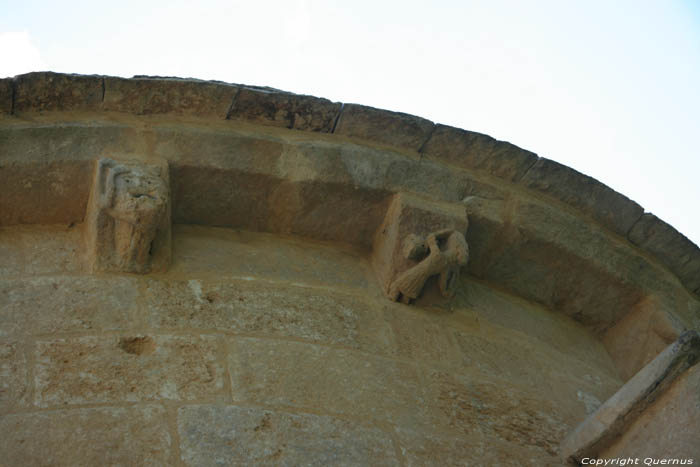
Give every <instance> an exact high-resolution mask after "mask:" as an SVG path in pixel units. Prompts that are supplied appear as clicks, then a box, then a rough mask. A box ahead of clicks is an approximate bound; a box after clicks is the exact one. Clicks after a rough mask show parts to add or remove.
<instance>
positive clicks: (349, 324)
mask: <svg viewBox="0 0 700 467" xmlns="http://www.w3.org/2000/svg"><path fill="white" fill-rule="evenodd" d="M144 294H145V296H146V297H147V298H146V300H147V301H146V305H145V306H146V307H147V313H148V320H149V324H150V325H151V326H154V327H158V328H168V329H182V328H196V329H216V330H218V331H225V332H233V333H245V334H259V335H262V336H276V337H292V338H299V339H304V340H308V341H311V342H318V343H324V344H333V345H340V346H344V347H352V348H357V349H362V350H365V351H369V352H372V353H383V354H386V353H388V352H389V349H390V346H391V337H390V332H391V331H390V329H389V326H388V325H387V324H386V322H385V321H384V320H382V316H381V313H378V312H377V311H376V310H373V309H372V308H370V306H369V305H368V304H367V303H366V302H364V301H363V300H362V299H360V298H357V297H353V296H350V295H342V294H338V293H333V292H329V291H328V290H322V289H314V288H309V287H290V286H287V285H283V284H279V283H274V282H269V281H234V280H226V281H220V280H217V281H211V280H197V279H191V280H189V281H186V282H185V281H148V285H147V288H146V289H145V291H144Z"/></svg>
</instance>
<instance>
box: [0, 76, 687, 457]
mask: <svg viewBox="0 0 700 467" xmlns="http://www.w3.org/2000/svg"><path fill="white" fill-rule="evenodd" d="M110 164H112V165H110ZM114 164H116V165H119V164H123V165H124V167H128V168H131V170H135V171H136V172H138V171H139V170H146V169H143V168H144V167H151V168H152V167H157V168H158V169H157V170H156V171H155V172H153V173H155V174H156V175H153V176H154V177H157V178H158V177H160V179H162V180H163V183H164V184H165V185H164V186H167V189H166V190H164V191H162V192H159V193H160V194H159V195H158V196H161V195H162V197H163V199H165V200H166V204H167V210H168V211H167V216H165V217H160V218H159V219H160V221H159V222H160V223H159V224H158V232H161V234H158V235H161V237H158V238H162V239H163V240H162V242H156V243H152V244H151V246H150V249H149V250H148V251H147V253H148V255H149V258H150V259H149V260H148V261H150V263H149V264H148V267H147V268H145V269H143V270H139V271H137V270H136V269H138V268H131V269H129V268H126V269H125V268H122V269H121V270H117V269H118V267H117V266H115V264H116V263H115V262H114V261H113V256H109V257H107V256H104V255H105V251H107V252H108V253H109V252H110V251H112V250H114V251H117V250H119V248H118V245H117V246H115V245H114V244H110V243H109V242H107V243H104V242H102V240H100V237H99V235H98V236H97V237H96V236H95V231H98V232H100V231H101V230H100V229H102V228H103V227H101V225H102V224H100V222H102V221H100V219H101V218H100V217H99V215H98V214H96V213H99V212H100V209H102V208H101V207H100V206H101V205H100V204H99V200H98V199H99V194H100V193H101V191H100V190H101V188H100V187H101V186H104V185H105V182H104V180H103V179H102V178H100V173H101V172H100V170H101V169H100V167H112V166H113V165H114ZM125 170H126V169H125ZM149 170H150V169H149ZM154 170H155V169H154ZM0 184H1V185H2V187H3V195H2V197H0V258H1V259H2V261H0V375H2V382H0V433H2V436H0V464H3V463H6V464H7V465H22V464H24V465H35V464H36V465H43V464H51V465H54V464H55V465H75V464H81V465H93V464H105V463H106V464H137V465H141V464H144V465H170V464H176V465H213V464H227V465H228V464H234V465H235V464H251V463H260V464H295V465H296V464H314V465H316V464H319V465H320V464H323V465H329V464H330V465H336V464H340V465H499V464H500V465H560V464H561V463H562V462H564V461H566V460H569V459H571V461H573V462H576V461H580V456H579V454H580V453H587V454H586V455H590V456H595V455H609V456H613V455H617V454H615V453H622V452H625V453H629V452H630V450H632V451H634V450H637V451H639V452H641V451H640V448H639V446H640V445H646V446H647V451H649V452H648V453H646V454H640V456H641V455H649V456H654V455H655V454H654V452H659V454H658V455H659V456H662V455H663V456H667V457H668V456H674V455H675V456H678V457H682V456H685V457H686V458H687V457H692V456H696V458H698V460H697V461H696V462H700V457H699V456H700V454H698V452H697V446H695V444H694V443H693V442H692V440H693V439H697V438H693V434H694V433H698V430H699V428H698V426H700V424H698V423H697V421H698V418H697V416H695V415H694V413H693V409H692V408H693V407H696V408H697V407H698V404H700V394H698V393H697V391H693V390H692V389H688V388H692V381H694V380H695V379H697V378H696V373H697V368H698V367H697V366H693V365H694V363H695V361H696V360H697V354H698V352H697V348H698V342H697V339H696V338H695V337H694V334H692V333H693V330H698V329H700V299H699V298H698V294H699V293H700V250H698V248H697V246H695V245H694V244H693V243H692V242H690V241H689V240H688V239H686V238H685V237H684V236H683V235H682V234H680V233H678V232H677V231H675V230H674V229H673V228H672V227H671V226H669V225H668V224H666V223H664V222H663V221H661V220H660V219H658V218H656V217H655V216H654V215H653V214H650V213H644V210H643V208H642V207H641V206H639V205H638V204H636V203H634V202H633V201H631V200H629V199H627V198H626V197H624V196H623V195H621V194H619V193H616V192H615V191H614V190H612V189H610V188H608V187H606V186H604V185H602V184H600V183H599V182H597V181H595V180H593V179H591V178H589V177H586V176H585V175H582V174H580V173H578V172H576V171H574V170H572V169H570V168H567V167H564V166H562V165H560V164H558V163H556V162H554V161H551V160H548V159H544V158H541V157H538V156H537V155H535V154H533V153H531V152H529V151H526V150H523V149H521V148H518V147H517V146H514V145H512V144H510V143H506V142H501V141H497V140H495V139H493V138H490V137H488V136H486V135H481V134H478V133H473V132H469V131H465V130H460V129H456V128H452V127H447V126H444V125H439V124H433V123H432V122H429V121H427V120H424V119H421V118H419V117H414V116H410V115H405V114H400V113H394V112H388V111H383V110H378V109H373V108H369V107H364V106H360V105H355V104H340V103H333V102H330V101H327V100H325V99H318V98H314V97H309V96H299V95H295V94H290V93H285V92H282V91H278V90H274V89H270V88H260V87H251V86H243V85H232V84H226V83H218V82H203V81H197V80H181V79H174V78H147V77H140V78H134V79H122V78H112V77H101V76H79V75H61V74H55V73H31V74H28V75H22V76H18V77H15V78H13V79H6V80H0ZM96 200H98V201H96ZM396 213H398V214H396ZM392 216H395V217H396V216H397V217H396V219H398V220H395V219H394V217H392ZM392 219H394V220H392ZM467 219H468V220H467ZM392 222H394V223H392ZM467 225H468V227H467ZM154 228H155V227H154ZM445 228H449V229H454V230H458V231H460V232H461V233H462V234H464V236H465V238H466V241H467V243H468V245H469V253H470V257H469V262H468V264H467V266H466V267H464V268H462V271H461V275H460V276H459V279H458V282H457V285H456V289H455V296H454V297H453V298H451V299H450V298H449V297H448V298H445V297H443V296H441V295H440V293H439V288H438V286H437V284H436V283H435V281H432V280H431V281H428V283H426V286H425V290H424V293H423V294H422V296H421V297H420V298H418V299H417V300H415V302H413V303H411V304H403V303H397V302H395V301H393V300H391V297H389V296H387V288H386V287H385V284H384V282H383V279H382V278H383V277H384V276H383V275H382V272H381V271H382V269H381V268H382V267H384V266H385V262H386V261H388V262H389V263H388V264H389V266H387V267H392V266H391V265H392V264H393V265H394V266H393V267H395V268H397V269H400V267H399V266H397V264H398V263H396V261H397V260H396V257H395V256H388V257H385V256H382V255H383V253H382V251H383V250H382V248H384V245H385V244H386V243H387V241H388V240H386V238H385V237H383V236H386V235H388V234H387V231H393V230H392V229H398V230H397V231H398V232H400V235H399V237H401V236H402V235H403V234H404V233H407V232H410V233H419V232H418V231H420V232H421V234H426V233H428V232H434V231H438V230H440V229H445ZM402 229H403V230H402ZM95 238H97V240H95ZM115 238H116V237H115ZM397 241H403V237H401V238H399V240H397ZM397 248H398V247H397ZM397 251H398V250H397ZM110 254H112V253H110ZM105 258H107V259H105ZM109 258H112V259H109ZM386 258H389V259H388V260H387V259H386ZM132 259H133V258H132ZM110 261H111V262H110ZM392 262H393V263H392ZM120 264H121V263H120ZM129 264H132V263H129ZM689 333H690V334H689ZM688 336H690V337H688ZM674 346H675V347H674ZM669 349H671V350H669ZM679 355H680V357H678V356H679ZM681 360H682V361H681ZM679 362H681V363H679ZM657 370H658V371H657ZM654 371H656V372H654ZM640 374H641V375H642V377H638V376H636V375H640ZM645 375H646V376H645ZM643 377H646V379H644V378H643ZM635 378H637V379H635ZM693 378H695V379H693ZM689 382H691V383H689ZM689 384H690V386H689ZM650 388H651V389H650ZM635 391H636V392H635ZM618 394H631V395H630V396H628V398H627V399H621V396H618ZM640 394H642V395H641V396H640ZM616 397H617V398H616ZM610 400H613V402H615V401H617V402H615V403H613V404H612V406H613V408H615V409H616V410H617V412H615V413H616V414H617V415H615V417H617V418H615V417H613V419H614V420H623V421H624V423H623V422H619V423H618V422H617V421H615V423H609V424H608V425H605V424H603V425H605V429H604V430H603V431H602V434H600V433H597V432H596V433H593V434H590V433H592V432H591V431H590V428H588V427H590V426H591V424H592V423H593V422H592V420H593V421H595V420H598V419H597V418H596V417H600V414H601V412H600V410H601V409H600V407H601V406H602V407H603V409H606V407H607V408H609V406H610V404H611V403H610V402H609V401H610ZM620 401H621V402H620ZM606 404H608V405H606ZM680 406H683V407H687V409H685V410H684V411H683V413H684V414H685V415H684V416H685V418H683V417H681V416H679V417H678V420H679V421H678V423H677V424H676V428H675V430H676V431H677V433H678V436H676V437H675V438H674V439H675V441H674V442H673V443H671V444H669V443H670V442H669V443H663V442H661V441H658V440H656V442H657V445H658V447H657V448H656V451H655V450H654V449H651V448H648V446H649V445H650V444H649V443H646V442H645V441H644V440H650V439H653V438H654V434H655V433H659V432H660V430H662V429H663V430H667V431H668V427H666V426H664V424H663V420H664V419H665V417H667V416H668V415H667V414H668V413H674V414H675V413H676V412H675V409H673V408H672V407H680ZM668 407H671V408H668ZM669 411H670V412H669ZM606 413H608V412H606ZM630 414H634V415H633V416H632V415H630ZM640 414H641V415H640ZM655 414H657V415H655ZM658 414H661V415H658ZM674 416H675V415H674ZM586 430H588V431H586ZM671 432H672V433H676V432H674V431H673V430H671ZM582 433H583V434H582ZM682 433H685V434H686V435H683V436H685V438H684V437H683V436H681V434H682ZM688 433H690V435H687V434H688ZM587 436H588V437H587ZM560 443H563V444H562V447H561V448H560ZM577 443H578V444H577ZM669 446H672V447H669ZM590 453H593V454H590ZM606 453H607V454H606ZM625 455H627V454H625ZM629 455H634V454H629Z"/></svg>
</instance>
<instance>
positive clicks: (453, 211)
mask: <svg viewBox="0 0 700 467" xmlns="http://www.w3.org/2000/svg"><path fill="white" fill-rule="evenodd" d="M468 228H469V219H468V218H467V213H466V210H465V209H464V207H463V206H461V205H459V204H456V203H445V202H440V201H433V200H427V199H424V198H421V197H419V196H416V195H414V194H411V193H397V194H396V195H394V197H393V199H392V200H391V202H390V203H389V206H388V207H387V211H386V214H385V215H384V220H383V222H382V224H381V225H380V226H379V228H378V229H377V230H376V232H375V235H374V239H373V241H372V255H371V263H372V268H373V269H374V272H375V274H376V276H377V279H378V281H379V286H380V288H381V289H382V291H383V292H384V293H385V294H386V296H387V297H388V298H389V299H391V300H394V301H402V302H403V303H407V304H408V303H410V302H411V301H413V300H415V299H417V298H419V297H423V302H422V304H429V303H431V304H435V305H437V304H438V303H439V302H441V301H444V299H448V300H449V299H450V298H452V297H453V296H454V294H455V291H456V288H457V284H458V279H459V272H460V268H461V267H462V266H464V265H465V264H467V261H468V258H469V247H468V246H467V242H466V240H465V238H464V234H465V233H466V232H467V230H468ZM431 277H435V278H436V279H437V280H436V281H433V280H431ZM434 282H435V283H436V285H435V289H439V293H437V292H438V290H435V292H436V293H433V291H432V290H429V291H428V290H426V288H427V289H432V288H433V286H432V284H433V283H434ZM440 296H442V297H443V298H441V297H440Z"/></svg>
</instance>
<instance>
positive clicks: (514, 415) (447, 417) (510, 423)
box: [426, 370, 569, 461]
mask: <svg viewBox="0 0 700 467" xmlns="http://www.w3.org/2000/svg"><path fill="white" fill-rule="evenodd" d="M427 381H428V390H427V392H426V405H427V411H428V414H429V416H430V420H431V424H432V425H431V426H432V431H433V432H435V433H443V434H451V435H452V436H456V435H458V434H459V435H460V436H463V437H466V438H467V439H469V438H471V437H477V438H478V437H481V436H483V437H484V438H485V439H489V440H490V439H496V440H503V441H505V442H507V443H509V444H512V445H513V446H514V447H515V448H516V449H517V448H525V447H531V446H537V447H538V448H539V450H540V453H541V454H540V455H541V456H542V457H545V458H546V457H547V456H550V461H552V460H554V459H555V458H556V457H555V456H556V455H557V452H558V441H559V440H560V439H561V438H563V437H564V435H565V434H566V432H567V431H568V429H569V425H568V424H567V420H566V418H565V416H564V415H563V414H562V413H561V412H560V410H559V409H558V408H557V407H556V406H555V405H554V404H552V403H550V402H549V400H548V399H547V398H546V396H541V397H535V396H533V395H532V394H531V393H528V392H525V391H523V390H522V389H521V388H519V387H517V386H512V385H510V384H508V383H505V380H502V381H500V382H499V381H494V380H491V379H489V380H486V379H483V378H479V377H478V376H477V375H474V374H472V375H469V374H465V373H462V374H455V373H451V372H450V373H448V372H445V371H440V370H431V371H428V373H427Z"/></svg>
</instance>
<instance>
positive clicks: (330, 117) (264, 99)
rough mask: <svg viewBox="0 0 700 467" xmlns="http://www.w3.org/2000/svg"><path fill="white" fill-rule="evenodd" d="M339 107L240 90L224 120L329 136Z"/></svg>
mask: <svg viewBox="0 0 700 467" xmlns="http://www.w3.org/2000/svg"><path fill="white" fill-rule="evenodd" d="M340 106H341V104H339V103H337V102H331V101H329V100H328V99H321V98H318V97H312V96H300V95H297V94H292V93H290V92H283V91H278V90H277V89H271V88H254V87H248V86H246V87H241V89H240V91H239V93H238V94H237V95H236V97H235V99H234V100H233V104H232V105H231V109H230V111H229V112H228V115H227V116H226V118H228V119H229V120H244V121H248V122H252V123H258V124H262V125H271V126H276V127H281V128H289V129H293V130H302V131H314V132H320V133H329V132H330V131H331V130H332V129H333V124H334V122H335V120H336V118H337V116H338V112H339V111H340Z"/></svg>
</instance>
